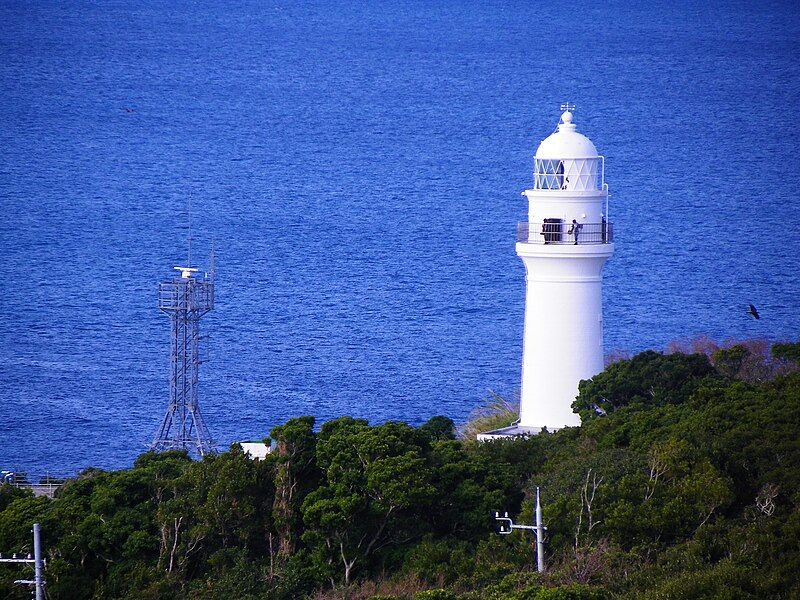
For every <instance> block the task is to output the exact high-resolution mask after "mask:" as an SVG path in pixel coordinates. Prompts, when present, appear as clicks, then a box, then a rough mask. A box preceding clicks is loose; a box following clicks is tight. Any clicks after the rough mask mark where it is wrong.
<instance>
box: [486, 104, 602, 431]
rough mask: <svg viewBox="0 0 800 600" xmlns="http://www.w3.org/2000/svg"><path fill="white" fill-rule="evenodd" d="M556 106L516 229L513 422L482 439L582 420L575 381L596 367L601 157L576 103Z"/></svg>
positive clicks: (598, 350)
mask: <svg viewBox="0 0 800 600" xmlns="http://www.w3.org/2000/svg"><path fill="white" fill-rule="evenodd" d="M562 110H564V112H563V114H562V115H561V120H560V122H559V124H558V128H557V130H556V131H555V133H553V134H552V135H550V136H549V137H548V138H547V139H545V140H544V141H543V142H542V143H541V144H539V148H538V150H537V151H536V156H535V158H534V168H533V188H531V189H528V190H525V191H524V192H523V195H524V196H526V197H527V199H528V222H526V223H520V224H519V226H518V231H517V247H516V249H517V255H518V256H519V257H520V258H521V259H522V262H523V263H524V264H525V273H526V279H527V290H526V296H525V333H524V341H523V356H522V389H521V393H520V411H519V421H518V422H517V423H516V424H515V425H514V426H512V427H507V428H504V429H500V430H496V431H491V432H487V433H485V434H481V435H480V436H479V439H492V438H495V437H506V436H513V435H531V434H535V433H538V432H539V431H541V429H542V428H544V427H546V428H547V429H548V431H553V430H557V429H560V428H562V427H569V426H575V425H580V417H578V415H577V414H575V413H573V412H572V403H573V402H574V401H575V397H576V396H577V395H578V383H580V381H581V380H582V379H589V378H591V377H593V376H594V375H597V374H598V373H599V372H600V371H602V370H603V306H602V276H603V266H604V265H605V262H606V260H608V258H609V257H610V256H611V255H612V254H613V253H614V244H613V230H612V227H611V223H610V221H609V218H608V186H606V184H605V181H604V158H603V157H602V156H600V155H599V154H598V153H597V149H596V148H595V146H594V144H593V143H592V142H591V140H589V138H587V137H586V136H585V135H583V134H581V133H578V130H577V127H576V125H575V123H574V116H573V113H572V110H574V107H573V106H570V105H563V106H562Z"/></svg>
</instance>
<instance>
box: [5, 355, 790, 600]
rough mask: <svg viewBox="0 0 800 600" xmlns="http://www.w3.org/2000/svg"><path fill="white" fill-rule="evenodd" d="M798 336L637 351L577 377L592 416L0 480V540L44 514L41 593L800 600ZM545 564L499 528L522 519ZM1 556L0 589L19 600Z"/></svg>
mask: <svg viewBox="0 0 800 600" xmlns="http://www.w3.org/2000/svg"><path fill="white" fill-rule="evenodd" d="M798 360H800V344H779V345H776V346H774V347H773V348H772V354H770V352H769V349H768V348H767V351H766V352H765V351H763V348H762V349H761V350H759V347H758V345H757V344H755V345H754V344H740V345H734V346H731V347H728V348H722V349H720V348H715V349H713V351H711V352H708V353H705V354H704V353H696V354H685V353H672V354H660V353H656V352H645V353H642V354H639V355H638V356H635V357H633V358H631V359H628V360H621V361H619V362H616V363H614V364H612V365H610V366H609V367H608V368H607V369H606V370H605V371H604V372H603V373H601V374H600V375H598V376H596V377H595V378H593V379H592V380H590V381H585V382H582V384H581V388H580V394H579V396H578V398H577V399H576V401H575V404H574V408H575V410H576V411H578V412H579V413H580V414H581V417H582V420H583V425H582V426H581V427H580V428H570V429H565V430H562V431H559V432H557V433H552V434H547V433H545V434H542V435H539V436H536V437H534V438H530V439H527V440H507V441H495V442H491V443H483V444H479V443H476V442H475V441H474V439H470V438H466V437H465V438H463V439H456V432H455V428H454V426H453V423H452V421H450V420H449V419H447V418H445V417H436V418H434V419H431V421H429V422H428V423H426V424H425V425H423V426H421V427H418V428H414V427H411V426H409V425H406V424H404V423H394V422H390V423H385V424H382V425H377V426H371V425H369V424H368V423H367V422H366V421H363V420H359V419H352V418H349V417H344V418H341V419H337V420H335V421H331V422H328V423H325V424H323V425H322V426H321V427H320V428H319V429H318V430H316V429H315V423H314V419H313V418H311V417H302V418H298V419H293V420H291V421H289V422H287V423H286V424H284V425H282V426H280V427H277V428H275V429H274V430H273V431H272V432H271V438H272V440H273V442H274V451H273V453H272V454H271V455H270V456H269V457H268V458H267V459H265V460H262V461H253V460H250V459H249V458H248V457H247V456H246V455H245V454H243V452H242V451H241V448H240V447H239V446H236V445H234V446H233V447H232V448H231V449H230V451H228V452H226V453H223V454H220V455H217V456H213V457H207V458H206V459H204V460H202V461H192V460H190V459H189V458H188V457H187V456H186V455H185V454H182V453H178V452H167V453H163V454H152V453H148V454H144V455H142V456H141V457H140V458H139V459H138V460H137V461H136V463H135V465H134V467H133V468H132V469H129V470H125V471H117V472H102V471H98V470H87V471H85V472H83V473H82V474H81V475H80V476H79V477H77V478H76V479H74V480H71V481H69V482H68V483H67V484H66V485H64V486H63V487H62V488H61V489H60V490H59V491H58V493H57V496H56V498H55V499H54V500H48V499H46V498H34V497H33V496H32V495H31V494H30V493H29V492H25V491H21V490H18V489H15V488H12V487H10V486H3V487H0V549H3V550H6V551H10V550H16V551H29V548H30V537H29V536H30V534H29V532H30V527H31V524H32V523H33V522H34V521H38V522H40V523H41V524H42V529H43V533H44V545H45V547H46V552H47V558H48V565H47V573H46V574H47V580H48V593H49V597H50V598H54V599H56V598H63V599H84V598H85V599H90V598H120V599H122V598H131V599H132V598H137V599H148V598H152V599H160V598H176V599H217V598H219V599H226V600H227V599H242V600H246V599H256V598H258V599H274V600H280V599H287V600H288V599H296V598H306V597H308V598H317V599H319V600H322V599H324V598H331V599H333V598H353V599H361V598H363V599H369V598H373V599H376V600H378V599H387V598H396V599H400V598H409V599H411V598H413V599H414V600H424V599H428V600H436V599H449V600H454V599H462V600H469V599H473V600H477V599H489V600H491V599H498V600H499V599H509V600H514V599H517V600H523V599H537V600H545V599H571V598H574V599H603V598H616V597H624V598H637V599H643V600H644V599H650V598H652V599H655V598H674V599H679V598H680V599H684V598H720V599H722V598H732V599H733V598H798V597H800V583H799V581H800V580H799V579H798V577H797V573H798V572H800V437H799V436H798V431H799V430H800V374H798V368H797V362H798ZM536 486H539V487H540V488H541V490H542V499H543V505H544V511H545V522H546V525H547V526H548V532H547V545H546V549H547V563H548V572H547V573H546V574H545V575H539V574H537V573H535V571H534V567H535V560H534V555H533V552H532V540H531V538H530V536H527V535H525V534H524V533H520V532H516V533H514V534H512V535H509V536H497V535H495V534H494V525H495V524H494V522H493V520H492V519H491V518H490V511H491V510H492V509H503V510H508V511H509V512H510V513H511V514H512V515H513V516H514V517H515V519H516V520H518V521H520V522H529V521H530V519H531V518H532V516H531V508H532V503H531V492H532V490H533V489H535V487H536ZM23 575H26V572H25V570H24V569H22V568H18V567H15V566H9V565H4V566H0V597H3V598H12V599H13V598H20V599H22V598H28V597H29V592H28V591H27V590H25V589H23V588H21V587H20V586H14V585H13V584H12V582H13V580H14V579H18V578H20V577H21V576H23Z"/></svg>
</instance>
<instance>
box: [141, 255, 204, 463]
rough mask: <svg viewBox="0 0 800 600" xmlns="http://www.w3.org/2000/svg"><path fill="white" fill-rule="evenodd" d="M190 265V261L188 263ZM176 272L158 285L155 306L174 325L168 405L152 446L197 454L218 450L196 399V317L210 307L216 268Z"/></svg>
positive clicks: (197, 338)
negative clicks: (204, 272) (202, 274)
mask: <svg viewBox="0 0 800 600" xmlns="http://www.w3.org/2000/svg"><path fill="white" fill-rule="evenodd" d="M190 264H191V263H190ZM175 269H176V270H178V271H180V272H181V275H180V277H177V276H176V277H173V278H172V280H170V281H165V282H162V283H160V284H159V285H158V308H159V310H161V311H163V312H165V313H167V314H168V315H169V318H170V322H171V325H172V343H171V349H170V375H169V406H168V407H167V414H166V415H164V419H163V421H162V422H161V427H160V429H159V430H158V434H157V435H156V438H155V439H154V440H153V444H152V445H151V447H150V449H151V450H155V451H156V452H162V451H165V450H187V451H189V452H190V453H194V454H197V455H200V456H205V455H206V454H212V453H214V452H215V451H216V447H215V445H214V442H213V440H212V439H211V434H210V433H209V431H208V428H207V427H206V424H205V421H203V415H202V414H201V413H200V405H199V404H198V402H197V382H198V378H197V376H198V371H199V367H200V363H201V362H202V361H201V359H200V319H201V318H202V317H203V315H205V314H206V313H207V312H208V311H210V310H212V309H213V308H214V272H213V266H212V272H211V277H210V278H209V277H208V276H206V278H204V279H198V278H197V277H195V274H196V273H197V269H195V268H191V267H175Z"/></svg>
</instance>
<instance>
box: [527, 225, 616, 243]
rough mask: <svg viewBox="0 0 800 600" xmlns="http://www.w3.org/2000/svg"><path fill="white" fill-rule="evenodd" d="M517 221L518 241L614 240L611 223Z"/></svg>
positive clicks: (599, 241) (608, 241)
mask: <svg viewBox="0 0 800 600" xmlns="http://www.w3.org/2000/svg"><path fill="white" fill-rule="evenodd" d="M578 225H579V226H578V227H577V228H575V227H573V226H572V223H565V222H557V221H554V222H550V223H517V241H518V242H522V243H525V244H575V243H576V242H577V243H578V244H579V245H582V244H610V243H612V242H613V241H614V226H613V225H612V224H611V223H579V224H578Z"/></svg>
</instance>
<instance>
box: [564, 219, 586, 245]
mask: <svg viewBox="0 0 800 600" xmlns="http://www.w3.org/2000/svg"><path fill="white" fill-rule="evenodd" d="M581 229H583V225H581V224H580V223H578V222H577V221H576V220H575V219H572V226H571V227H570V228H569V231H567V233H568V234H570V235H574V236H575V245H576V246H577V245H578V232H579V231H580V230H581Z"/></svg>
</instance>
